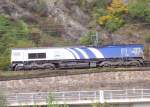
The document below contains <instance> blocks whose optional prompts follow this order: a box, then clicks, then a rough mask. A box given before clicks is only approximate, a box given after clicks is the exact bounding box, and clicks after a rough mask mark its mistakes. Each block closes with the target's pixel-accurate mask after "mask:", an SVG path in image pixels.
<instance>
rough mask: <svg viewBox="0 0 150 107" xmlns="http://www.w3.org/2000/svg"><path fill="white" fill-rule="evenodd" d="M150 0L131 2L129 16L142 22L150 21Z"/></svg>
mask: <svg viewBox="0 0 150 107" xmlns="http://www.w3.org/2000/svg"><path fill="white" fill-rule="evenodd" d="M149 2H150V1H149V0H133V1H131V3H129V6H128V8H129V16H130V17H131V18H132V19H133V20H138V21H141V22H148V23H149V22H150V5H149Z"/></svg>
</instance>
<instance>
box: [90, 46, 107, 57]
mask: <svg viewBox="0 0 150 107" xmlns="http://www.w3.org/2000/svg"><path fill="white" fill-rule="evenodd" d="M88 49H89V50H90V51H92V52H93V54H94V55H95V56H96V58H104V56H103V54H102V53H101V52H100V51H99V50H98V49H96V48H88Z"/></svg>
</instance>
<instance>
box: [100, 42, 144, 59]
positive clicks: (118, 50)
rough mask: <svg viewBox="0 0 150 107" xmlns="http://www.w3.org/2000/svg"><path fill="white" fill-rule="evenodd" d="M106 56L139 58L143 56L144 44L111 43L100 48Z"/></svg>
mask: <svg viewBox="0 0 150 107" xmlns="http://www.w3.org/2000/svg"><path fill="white" fill-rule="evenodd" d="M99 50H100V51H101V53H102V54H103V56H104V58H137V57H143V55H144V54H143V53H144V46H143V45H140V44H139V45H138V44H136V45H134V44H132V45H109V46H104V47H102V48H99Z"/></svg>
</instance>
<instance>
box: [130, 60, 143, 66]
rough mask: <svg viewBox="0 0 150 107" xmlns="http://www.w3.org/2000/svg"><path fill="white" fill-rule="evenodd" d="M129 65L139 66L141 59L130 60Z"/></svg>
mask: <svg viewBox="0 0 150 107" xmlns="http://www.w3.org/2000/svg"><path fill="white" fill-rule="evenodd" d="M128 65H129V66H137V67H140V66H141V64H140V62H139V61H129V63H128Z"/></svg>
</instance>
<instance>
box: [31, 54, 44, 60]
mask: <svg viewBox="0 0 150 107" xmlns="http://www.w3.org/2000/svg"><path fill="white" fill-rule="evenodd" d="M44 58H46V53H29V54H28V59H44Z"/></svg>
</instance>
